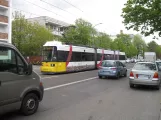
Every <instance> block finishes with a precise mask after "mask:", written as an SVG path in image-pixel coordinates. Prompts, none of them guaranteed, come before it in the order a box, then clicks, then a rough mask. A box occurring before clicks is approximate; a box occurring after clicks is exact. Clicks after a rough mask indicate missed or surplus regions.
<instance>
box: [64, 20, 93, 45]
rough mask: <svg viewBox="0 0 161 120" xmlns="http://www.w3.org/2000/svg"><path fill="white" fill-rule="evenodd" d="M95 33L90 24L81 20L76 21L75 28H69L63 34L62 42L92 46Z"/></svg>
mask: <svg viewBox="0 0 161 120" xmlns="http://www.w3.org/2000/svg"><path fill="white" fill-rule="evenodd" d="M94 33H95V30H94V28H93V27H92V24H91V23H89V22H87V21H85V20H83V19H77V20H76V22H75V26H72V27H70V28H69V29H68V30H67V31H66V32H65V33H64V37H63V38H62V41H63V42H65V43H70V44H75V45H89V44H92V43H91V42H92V37H93V34H94Z"/></svg>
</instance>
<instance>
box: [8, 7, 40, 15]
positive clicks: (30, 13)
mask: <svg viewBox="0 0 161 120" xmlns="http://www.w3.org/2000/svg"><path fill="white" fill-rule="evenodd" d="M11 8H12V9H15V10H18V11H22V12H25V13H29V14H32V15H36V16H41V15H38V14H35V13H31V12H27V11H24V10H21V9H18V8H14V7H11Z"/></svg>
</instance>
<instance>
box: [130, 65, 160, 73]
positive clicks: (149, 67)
mask: <svg viewBox="0 0 161 120" xmlns="http://www.w3.org/2000/svg"><path fill="white" fill-rule="evenodd" d="M133 69H135V70H152V71H155V70H157V69H156V65H155V64H153V63H137V64H136V65H135V66H134V68H133Z"/></svg>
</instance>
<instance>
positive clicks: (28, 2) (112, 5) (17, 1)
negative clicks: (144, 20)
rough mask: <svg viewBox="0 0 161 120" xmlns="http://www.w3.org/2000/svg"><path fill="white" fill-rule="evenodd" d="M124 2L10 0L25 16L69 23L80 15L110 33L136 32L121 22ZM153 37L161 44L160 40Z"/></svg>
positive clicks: (150, 37)
mask: <svg viewBox="0 0 161 120" xmlns="http://www.w3.org/2000/svg"><path fill="white" fill-rule="evenodd" d="M43 1H45V2H47V3H49V4H52V5H49V4H47V3H44V2H43ZM126 2H127V0H13V2H12V8H13V12H14V11H21V12H22V14H24V15H25V16H26V18H33V17H38V16H49V17H52V18H55V19H58V20H62V21H64V22H67V23H70V24H74V22H75V20H76V19H78V18H82V19H85V20H87V21H89V22H90V23H92V24H93V26H95V25H96V24H99V23H102V24H99V25H97V26H95V28H96V29H97V30H98V31H100V32H105V33H107V34H109V35H116V34H119V33H120V30H123V33H125V34H139V33H137V32H136V31H133V30H126V29H125V26H124V24H123V23H122V21H123V18H122V17H121V13H122V8H123V7H124V4H125V3H126ZM54 6H56V7H58V8H60V9H58V8H56V7H54ZM43 8H44V9H43ZM142 37H143V39H144V40H145V42H146V43H148V42H150V41H151V40H153V39H152V38H153V36H149V37H144V36H142ZM155 41H156V42H157V43H158V44H160V45H161V40H155Z"/></svg>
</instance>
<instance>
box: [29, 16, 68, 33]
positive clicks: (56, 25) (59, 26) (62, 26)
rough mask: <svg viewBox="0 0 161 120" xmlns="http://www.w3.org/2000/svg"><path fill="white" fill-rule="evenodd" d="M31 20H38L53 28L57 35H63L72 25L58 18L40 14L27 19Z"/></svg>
mask: <svg viewBox="0 0 161 120" xmlns="http://www.w3.org/2000/svg"><path fill="white" fill-rule="evenodd" d="M27 20H28V21H30V22H33V23H34V22H37V23H39V24H40V25H43V26H45V27H46V28H49V29H51V30H52V33H53V34H54V35H57V36H62V34H63V33H64V31H65V30H66V29H67V28H68V27H69V26H70V24H68V23H66V22H63V21H60V20H56V19H54V18H50V17H47V16H40V17H35V18H29V19H27Z"/></svg>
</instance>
